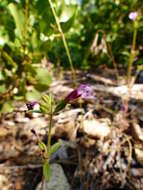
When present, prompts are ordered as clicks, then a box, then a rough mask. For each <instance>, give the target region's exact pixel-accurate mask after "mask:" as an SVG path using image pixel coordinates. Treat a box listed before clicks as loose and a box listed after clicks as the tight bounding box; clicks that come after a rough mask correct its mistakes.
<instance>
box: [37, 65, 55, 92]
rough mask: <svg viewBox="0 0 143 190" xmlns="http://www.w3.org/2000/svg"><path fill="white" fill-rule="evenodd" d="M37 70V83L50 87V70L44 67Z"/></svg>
mask: <svg viewBox="0 0 143 190" xmlns="http://www.w3.org/2000/svg"><path fill="white" fill-rule="evenodd" d="M36 72H37V75H36V77H35V78H36V81H37V85H39V84H41V85H43V86H45V87H46V88H48V87H49V85H50V84H51V82H52V77H51V75H50V74H49V72H48V70H47V69H44V68H38V69H37V70H36Z"/></svg>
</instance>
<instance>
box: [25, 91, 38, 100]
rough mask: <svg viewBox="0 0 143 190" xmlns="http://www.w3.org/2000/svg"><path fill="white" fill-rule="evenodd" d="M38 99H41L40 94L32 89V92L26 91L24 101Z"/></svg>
mask: <svg viewBox="0 0 143 190" xmlns="http://www.w3.org/2000/svg"><path fill="white" fill-rule="evenodd" d="M40 97H41V95H40V92H38V91H37V90H36V89H34V88H33V90H31V91H28V92H27V93H26V100H28V101H33V100H39V99H40Z"/></svg>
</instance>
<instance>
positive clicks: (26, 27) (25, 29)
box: [24, 0, 29, 55]
mask: <svg viewBox="0 0 143 190" xmlns="http://www.w3.org/2000/svg"><path fill="white" fill-rule="evenodd" d="M28 9H29V0H26V2H25V28H24V55H25V54H26V42H27V31H28V21H29V19H28Z"/></svg>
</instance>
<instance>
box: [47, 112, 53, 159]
mask: <svg viewBox="0 0 143 190" xmlns="http://www.w3.org/2000/svg"><path fill="white" fill-rule="evenodd" d="M52 121H53V113H52V111H51V114H50V124H49V132H48V145H47V146H48V160H49V159H50V149H51V130H52Z"/></svg>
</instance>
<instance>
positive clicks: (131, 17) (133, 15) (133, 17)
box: [128, 12, 138, 21]
mask: <svg viewBox="0 0 143 190" xmlns="http://www.w3.org/2000/svg"><path fill="white" fill-rule="evenodd" d="M137 16H138V13H137V12H131V13H130V14H129V16H128V17H129V19H130V20H133V21H135V20H136V18H137Z"/></svg>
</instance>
